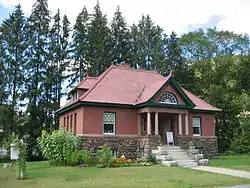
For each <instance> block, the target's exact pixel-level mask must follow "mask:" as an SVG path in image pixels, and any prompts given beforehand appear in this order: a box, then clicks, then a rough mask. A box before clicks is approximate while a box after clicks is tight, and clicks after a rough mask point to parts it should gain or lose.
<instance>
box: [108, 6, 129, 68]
mask: <svg viewBox="0 0 250 188" xmlns="http://www.w3.org/2000/svg"><path fill="white" fill-rule="evenodd" d="M111 34H112V42H113V50H112V54H113V56H114V62H115V63H116V64H120V63H122V62H124V63H129V61H130V59H131V58H130V56H131V55H130V49H131V48H130V33H129V28H128V25H127V23H126V21H125V19H124V18H123V17H122V13H121V11H120V7H119V6H118V7H117V9H116V12H115V13H114V17H113V20H112V22H111Z"/></svg>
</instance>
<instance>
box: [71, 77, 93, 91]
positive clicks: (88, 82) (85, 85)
mask: <svg viewBox="0 0 250 188" xmlns="http://www.w3.org/2000/svg"><path fill="white" fill-rule="evenodd" d="M97 81H98V78H96V77H87V78H85V79H83V80H82V81H81V82H80V83H79V84H77V85H76V88H79V89H90V88H92V87H93V86H94V85H95V84H96V83H97Z"/></svg>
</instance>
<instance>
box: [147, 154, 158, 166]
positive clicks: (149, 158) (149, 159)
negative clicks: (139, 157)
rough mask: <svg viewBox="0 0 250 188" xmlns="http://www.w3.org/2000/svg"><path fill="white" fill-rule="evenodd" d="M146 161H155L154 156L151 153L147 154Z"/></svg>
mask: <svg viewBox="0 0 250 188" xmlns="http://www.w3.org/2000/svg"><path fill="white" fill-rule="evenodd" d="M146 161H147V162H149V163H154V164H155V163H157V160H156V157H155V156H154V155H152V154H150V155H149V156H147V158H146Z"/></svg>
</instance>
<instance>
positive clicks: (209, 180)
mask: <svg viewBox="0 0 250 188" xmlns="http://www.w3.org/2000/svg"><path fill="white" fill-rule="evenodd" d="M247 183H250V180H247V179H243V178H236V177H231V176H226V175H220V174H213V173H208V172H202V171H195V170H191V169H184V168H178V167H162V166H151V167H127V168H76V167H52V166H50V165H48V164H46V162H33V163H28V179H27V180H16V179H15V173H14V172H12V170H11V168H0V187H3V188H16V187H18V188H40V187H46V188H52V187H53V188H54V187H60V188H69V187H74V188H81V187H88V188H89V187H90V188H93V187H94V188H102V187H119V188H122V187H136V188H137V187H148V188H149V187H156V188H157V187H167V188H174V187H180V188H184V187H190V188H191V187H192V188H193V187H195V188H198V187H203V188H208V187H220V186H231V185H236V184H247Z"/></svg>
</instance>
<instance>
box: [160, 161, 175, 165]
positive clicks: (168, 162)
mask: <svg viewBox="0 0 250 188" xmlns="http://www.w3.org/2000/svg"><path fill="white" fill-rule="evenodd" d="M161 164H162V165H164V166H178V164H177V162H176V161H162V162H161Z"/></svg>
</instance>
